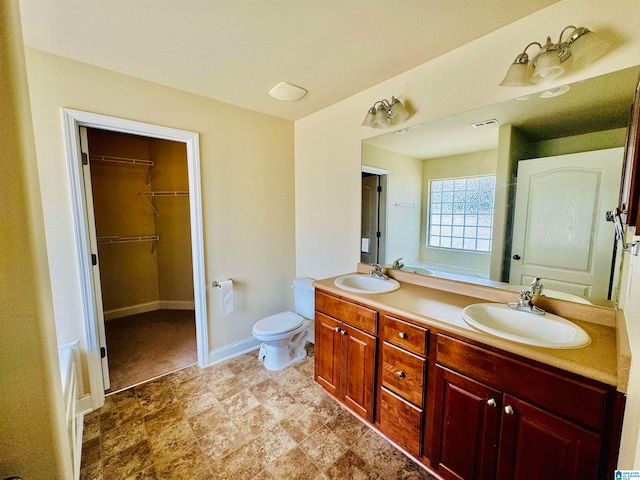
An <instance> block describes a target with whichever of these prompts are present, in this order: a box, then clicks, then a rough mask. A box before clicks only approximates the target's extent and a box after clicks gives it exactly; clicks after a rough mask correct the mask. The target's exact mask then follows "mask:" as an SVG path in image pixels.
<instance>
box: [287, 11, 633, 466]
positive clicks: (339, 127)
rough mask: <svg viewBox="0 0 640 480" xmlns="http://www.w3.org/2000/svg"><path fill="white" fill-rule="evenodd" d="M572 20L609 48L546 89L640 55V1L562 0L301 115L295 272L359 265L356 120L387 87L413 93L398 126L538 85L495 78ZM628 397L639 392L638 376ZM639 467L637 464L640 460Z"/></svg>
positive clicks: (365, 131) (330, 271) (318, 273)
mask: <svg viewBox="0 0 640 480" xmlns="http://www.w3.org/2000/svg"><path fill="white" fill-rule="evenodd" d="M569 24H573V25H586V26H588V27H589V28H592V29H594V30H596V31H598V30H601V31H603V32H610V34H611V38H612V39H614V40H615V41H614V45H613V48H612V49H611V50H610V51H609V52H608V54H607V55H605V56H603V57H602V58H600V59H599V60H598V61H597V62H595V63H594V64H592V65H590V66H588V67H585V68H583V69H580V70H576V71H574V72H571V73H569V74H567V75H564V76H562V77H560V78H559V79H557V80H556V81H555V82H552V83H551V84H549V85H546V86H545V87H544V88H548V87H553V86H557V85H561V84H565V83H570V82H573V81H578V80H580V79H584V78H589V77H592V76H595V75H599V74H604V73H608V72H612V71H615V70H619V69H622V68H626V67H629V66H632V65H636V64H637V63H638V59H640V3H639V2H637V1H632V0H611V1H609V2H606V5H605V4H604V3H603V2H601V1H600V0H563V1H560V2H558V3H556V4H553V5H551V6H550V7H548V8H546V9H544V10H541V11H539V12H536V13H535V14H533V15H530V16H528V17H526V18H524V19H522V20H519V21H517V22H514V23H512V24H510V25H507V26H506V27H503V28H502V29H499V30H497V31H495V32H493V33H491V34H489V35H486V36H484V37H482V38H480V39H478V40H476V41H474V42H472V43H471V44H468V45H465V46H463V47H460V48H458V49H456V50H453V51H451V52H449V53H447V54H445V55H442V56H441V57H438V58H436V59H434V60H432V61H430V62H427V63H425V64H423V65H421V66H418V67H416V68H414V69H412V70H410V71H408V72H405V73H403V74H401V75H398V76H396V77H394V78H391V79H390V80H388V81H386V82H383V83H380V84H378V85H376V86H374V87H372V88H370V89H368V90H365V91H363V92H361V93H358V94H357V95H354V96H352V97H349V98H347V99H345V100H343V101H342V102H339V103H337V104H335V105H332V106H330V107H328V108H325V109H324V110H321V111H319V112H317V113H315V114H313V115H309V116H307V117H305V118H303V119H301V120H299V121H297V122H296V124H295V132H296V135H295V161H296V171H295V176H296V213H295V214H296V270H297V273H298V275H308V276H312V277H318V278H320V277H328V276H332V275H338V274H341V273H344V272H349V271H353V270H355V266H356V264H357V262H358V252H359V236H360V231H359V230H360V223H359V218H360V199H359V198H360V188H359V185H360V150H361V146H360V145H361V141H362V139H363V138H367V137H372V136H374V135H375V134H376V132H375V131H374V130H372V129H369V128H366V127H362V126H360V123H361V122H362V118H363V117H364V114H365V113H366V110H367V108H369V107H370V105H371V104H372V103H373V102H374V101H375V100H379V99H381V98H390V97H391V95H394V96H396V97H399V98H400V99H402V100H409V101H410V103H411V106H412V107H413V110H414V111H415V114H414V115H413V117H411V118H410V119H409V120H408V121H407V122H406V124H405V125H403V126H410V125H416V124H419V123H423V122H426V121H429V120H432V119H437V118H441V117H445V116H448V115H452V114H455V113H459V112H463V111H468V110H473V109H475V108H478V107H481V106H485V105H490V104H493V103H496V102H499V101H503V100H508V99H511V98H514V97H518V96H521V95H525V94H527V93H532V92H535V91H536V90H541V89H542V88H540V87H535V86H533V87H526V88H517V89H513V88H501V87H499V86H498V83H499V82H500V81H501V80H502V77H503V76H504V73H505V71H506V69H507V68H508V65H509V63H510V62H512V61H513V59H514V58H515V56H516V55H517V54H518V53H519V51H520V49H521V48H523V47H524V46H525V45H527V44H528V43H529V42H531V41H534V40H537V41H543V40H544V37H545V36H546V35H554V36H555V35H557V32H559V31H560V30H562V28H563V27H564V26H566V25H569ZM335 212H340V215H336V214H335ZM630 316H631V317H632V318H628V319H627V320H628V321H629V322H635V323H636V324H640V316H638V313H637V311H636V312H635V313H633V312H632V314H631V315H630ZM634 332H635V334H634V335H633V336H632V339H631V342H632V343H633V344H634V345H635V349H636V351H637V352H638V355H639V356H640V332H636V331H634ZM629 396H630V398H631V399H632V400H633V399H635V398H640V384H636V386H635V387H633V388H632V390H631V391H630V395H629ZM637 411H639V410H638V409H637V410H636V412H637ZM629 415H633V414H632V413H630V414H629ZM635 415H638V414H637V413H636V414H635ZM635 448H636V447H635V445H634V446H633V449H634V450H635ZM630 457H633V454H631V455H630V454H629V453H628V452H627V451H625V458H623V459H621V462H622V463H625V464H627V465H629V464H631V463H633V460H629V458H630ZM636 467H637V468H640V462H638V463H636Z"/></svg>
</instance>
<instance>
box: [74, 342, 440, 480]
mask: <svg viewBox="0 0 640 480" xmlns="http://www.w3.org/2000/svg"><path fill="white" fill-rule="evenodd" d="M307 351H308V352H309V356H308V357H307V358H305V359H304V360H303V361H302V362H300V363H299V364H296V365H294V366H292V367H289V368H287V369H285V370H283V371H279V372H271V371H269V370H266V369H265V368H264V366H263V365H262V363H261V362H259V361H258V359H257V352H250V353H248V354H243V355H240V356H238V357H236V358H233V359H230V360H228V361H226V362H222V363H220V364H217V365H213V366H211V367H208V368H204V369H202V368H200V367H198V366H197V365H193V366H190V367H187V368H185V369H183V370H180V371H178V372H174V373H172V374H170V375H167V376H165V377H162V378H159V379H156V380H153V381H151V382H148V383H146V384H142V385H139V386H137V387H135V388H131V389H128V390H124V391H122V392H119V393H117V394H113V395H110V396H108V397H107V399H106V402H105V406H104V408H102V409H101V410H100V411H98V412H93V413H91V414H89V415H87V416H86V417H85V435H84V438H83V441H84V443H83V457H82V466H81V480H116V479H117V480H163V479H176V480H181V479H189V480H211V479H232V480H243V479H246V480H295V479H300V480H307V479H308V480H338V479H339V480H343V479H344V480H346V479H348V480H360V479H362V480H398V479H405V480H414V479H415V480H432V477H431V476H429V474H428V473H426V472H425V471H424V470H422V469H421V468H420V467H419V466H418V465H416V464H415V463H414V462H412V461H411V460H409V459H408V458H407V457H405V456H404V455H403V454H402V453H400V452H399V451H397V450H396V449H395V448H393V447H392V446H391V445H390V444H389V443H388V442H387V441H386V440H384V439H382V438H381V437H380V436H379V435H378V434H377V433H375V432H373V431H372V430H371V429H370V428H369V427H368V426H366V425H365V424H363V423H362V422H361V421H360V420H358V419H357V418H355V417H354V416H352V414H351V413H349V412H348V411H347V410H346V409H344V408H343V407H341V406H340V405H339V404H338V403H337V402H336V401H335V400H334V399H333V398H332V397H330V396H329V395H328V394H326V393H325V391H324V390H323V389H322V388H321V387H320V386H319V385H318V384H317V383H316V382H314V381H313V363H314V358H313V346H312V345H311V344H308V345H307Z"/></svg>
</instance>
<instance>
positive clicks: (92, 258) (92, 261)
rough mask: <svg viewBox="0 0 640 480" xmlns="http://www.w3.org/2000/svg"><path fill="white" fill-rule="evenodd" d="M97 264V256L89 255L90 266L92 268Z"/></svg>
mask: <svg viewBox="0 0 640 480" xmlns="http://www.w3.org/2000/svg"><path fill="white" fill-rule="evenodd" d="M97 264H98V256H97V255H96V254H95V253H92V254H91V265H93V266H94V267H95V266H96V265H97Z"/></svg>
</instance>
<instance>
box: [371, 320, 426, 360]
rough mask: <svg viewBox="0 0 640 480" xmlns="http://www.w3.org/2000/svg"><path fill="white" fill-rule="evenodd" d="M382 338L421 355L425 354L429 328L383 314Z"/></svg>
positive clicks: (424, 355)
mask: <svg viewBox="0 0 640 480" xmlns="http://www.w3.org/2000/svg"><path fill="white" fill-rule="evenodd" d="M382 339H383V340H385V341H387V342H389V343H393V344H394V345H397V346H398V347H402V348H404V349H406V350H409V351H410V352H412V353H415V354H416V355H420V356H421V357H426V356H427V345H428V343H429V330H427V329H426V328H422V327H418V326H416V325H413V324H411V323H408V322H405V321H404V320H400V319H399V318H395V317H390V316H389V315H385V316H384V327H383V331H382Z"/></svg>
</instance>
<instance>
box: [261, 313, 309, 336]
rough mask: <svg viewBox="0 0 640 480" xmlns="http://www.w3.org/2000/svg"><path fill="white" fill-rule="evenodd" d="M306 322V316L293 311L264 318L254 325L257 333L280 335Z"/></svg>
mask: <svg viewBox="0 0 640 480" xmlns="http://www.w3.org/2000/svg"><path fill="white" fill-rule="evenodd" d="M302 322H304V318H302V317H301V316H300V315H298V314H296V313H293V312H282V313H277V314H275V315H271V316H270V317H266V318H263V319H262V320H260V321H258V322H257V323H256V324H255V325H254V326H253V331H254V333H255V334H257V335H278V334H282V333H287V332H290V331H291V330H295V329H296V328H298V327H299V326H300V325H302Z"/></svg>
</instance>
